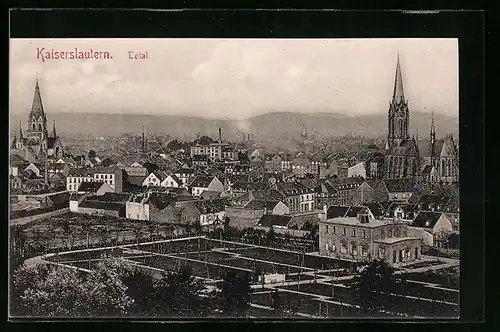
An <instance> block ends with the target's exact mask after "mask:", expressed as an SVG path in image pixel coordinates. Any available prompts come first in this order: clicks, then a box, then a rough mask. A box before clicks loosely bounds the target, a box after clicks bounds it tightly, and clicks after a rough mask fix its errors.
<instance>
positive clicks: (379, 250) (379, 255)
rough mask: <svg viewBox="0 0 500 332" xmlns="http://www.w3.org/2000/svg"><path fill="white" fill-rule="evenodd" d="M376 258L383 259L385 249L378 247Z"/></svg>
mask: <svg viewBox="0 0 500 332" xmlns="http://www.w3.org/2000/svg"><path fill="white" fill-rule="evenodd" d="M378 258H385V247H378Z"/></svg>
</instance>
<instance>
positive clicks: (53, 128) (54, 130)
mask: <svg viewBox="0 0 500 332" xmlns="http://www.w3.org/2000/svg"><path fill="white" fill-rule="evenodd" d="M52 137H54V138H56V137H57V132H56V120H54V125H53V127H52Z"/></svg>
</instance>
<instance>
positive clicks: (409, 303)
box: [282, 283, 459, 317]
mask: <svg viewBox="0 0 500 332" xmlns="http://www.w3.org/2000/svg"><path fill="white" fill-rule="evenodd" d="M332 287H334V290H333V299H334V300H336V301H341V302H344V303H349V304H358V302H357V301H358V300H357V297H356V295H355V292H354V290H353V289H348V288H343V287H336V286H331V285H326V284H321V283H316V284H314V283H311V284H301V285H299V286H297V285H293V286H286V287H282V288H285V289H290V290H293V291H301V292H305V293H309V294H316V295H323V296H328V297H332ZM413 296H415V295H413ZM434 299H436V300H438V299H437V298H434ZM384 308H385V309H386V310H388V311H392V312H395V313H402V314H408V315H417V316H422V317H457V316H458V314H459V306H453V305H449V304H444V303H437V302H429V301H424V300H420V299H413V298H406V297H401V296H390V297H389V299H388V301H387V303H386V305H384Z"/></svg>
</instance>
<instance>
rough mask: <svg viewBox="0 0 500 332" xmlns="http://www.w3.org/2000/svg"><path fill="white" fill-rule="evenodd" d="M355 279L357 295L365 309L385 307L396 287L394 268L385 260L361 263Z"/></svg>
mask: <svg viewBox="0 0 500 332" xmlns="http://www.w3.org/2000/svg"><path fill="white" fill-rule="evenodd" d="M358 271H359V274H357V275H356V276H355V277H354V279H353V284H354V287H353V289H354V290H355V292H356V296H357V298H358V300H359V302H360V305H361V307H363V308H364V309H365V310H367V311H370V310H376V309H378V308H380V307H383V306H384V305H385V304H386V303H387V300H388V299H389V293H390V292H391V291H393V290H394V289H395V288H396V282H395V280H394V277H393V270H392V269H391V267H390V266H389V265H388V264H387V263H386V262H385V261H383V260H374V261H371V262H368V263H361V264H360V268H359V269H358Z"/></svg>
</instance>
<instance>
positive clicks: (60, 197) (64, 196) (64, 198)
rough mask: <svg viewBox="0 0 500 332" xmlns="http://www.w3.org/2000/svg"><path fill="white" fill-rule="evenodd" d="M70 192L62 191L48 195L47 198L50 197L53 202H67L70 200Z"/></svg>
mask: <svg viewBox="0 0 500 332" xmlns="http://www.w3.org/2000/svg"><path fill="white" fill-rule="evenodd" d="M69 197H70V194H69V193H68V192H62V193H57V194H53V195H48V196H47V199H50V201H51V202H52V203H53V204H58V203H65V202H68V201H69Z"/></svg>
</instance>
